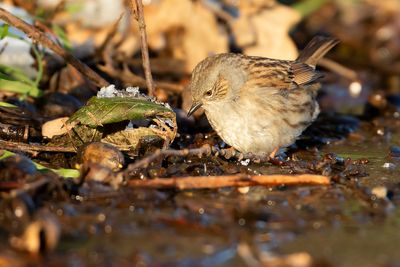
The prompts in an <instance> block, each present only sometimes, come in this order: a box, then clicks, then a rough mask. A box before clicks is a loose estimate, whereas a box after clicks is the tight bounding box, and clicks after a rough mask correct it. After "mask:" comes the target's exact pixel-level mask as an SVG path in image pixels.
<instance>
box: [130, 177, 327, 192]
mask: <svg viewBox="0 0 400 267" xmlns="http://www.w3.org/2000/svg"><path fill="white" fill-rule="evenodd" d="M282 184H284V185H329V184H330V180H329V178H328V177H326V176H323V175H313V174H301V175H279V174H277V175H259V176H258V175H246V174H239V175H226V176H187V177H179V178H177V177H175V178H156V179H149V180H130V181H128V183H127V185H128V186H130V187H135V188H155V189H160V188H177V189H181V190H183V189H200V188H221V187H230V186H233V187H244V186H277V185H282Z"/></svg>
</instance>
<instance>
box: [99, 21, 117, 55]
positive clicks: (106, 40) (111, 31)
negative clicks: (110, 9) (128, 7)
mask: <svg viewBox="0 0 400 267" xmlns="http://www.w3.org/2000/svg"><path fill="white" fill-rule="evenodd" d="M123 17H124V13H122V14H121V15H120V16H119V18H118V20H117V21H115V22H114V24H113V25H112V26H111V28H110V29H109V31H108V33H107V35H106V37H105V38H104V41H103V43H102V44H101V45H100V47H99V48H97V49H96V54H97V55H101V54H102V53H103V52H104V50H105V48H106V47H107V45H108V44H109V43H110V42H111V41H112V39H113V38H114V37H115V35H116V34H117V33H118V26H119V23H120V22H121V20H122V18H123Z"/></svg>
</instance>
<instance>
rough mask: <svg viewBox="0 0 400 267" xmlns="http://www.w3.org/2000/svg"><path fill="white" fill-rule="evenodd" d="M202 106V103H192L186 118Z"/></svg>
mask: <svg viewBox="0 0 400 267" xmlns="http://www.w3.org/2000/svg"><path fill="white" fill-rule="evenodd" d="M202 104H203V103H201V102H198V103H193V105H192V106H191V107H190V109H189V112H188V114H187V116H188V117H190V116H191V115H192V114H193V113H194V112H195V111H196V110H198V109H199V108H200V107H201V105H202Z"/></svg>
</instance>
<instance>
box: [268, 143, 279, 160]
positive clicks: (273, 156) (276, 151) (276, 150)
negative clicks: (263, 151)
mask: <svg viewBox="0 0 400 267" xmlns="http://www.w3.org/2000/svg"><path fill="white" fill-rule="evenodd" d="M278 151H279V146H278V147H276V148H275V149H274V150H272V152H271V154H269V158H270V159H273V158H275V156H276V153H278Z"/></svg>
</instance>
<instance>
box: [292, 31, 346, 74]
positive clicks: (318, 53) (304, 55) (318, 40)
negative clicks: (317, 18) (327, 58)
mask: <svg viewBox="0 0 400 267" xmlns="http://www.w3.org/2000/svg"><path fill="white" fill-rule="evenodd" d="M338 43H339V40H338V39H336V38H332V37H323V36H315V37H314V38H313V39H312V40H311V41H310V42H309V43H308V44H307V46H306V47H305V48H304V50H303V51H301V52H300V55H299V57H298V58H297V61H300V62H303V63H306V64H307V65H310V66H311V67H314V68H315V66H316V65H317V62H318V60H320V59H321V58H322V57H323V56H324V55H325V54H326V53H327V52H328V51H329V50H330V49H331V48H332V47H334V46H335V45H337V44H338Z"/></svg>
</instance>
